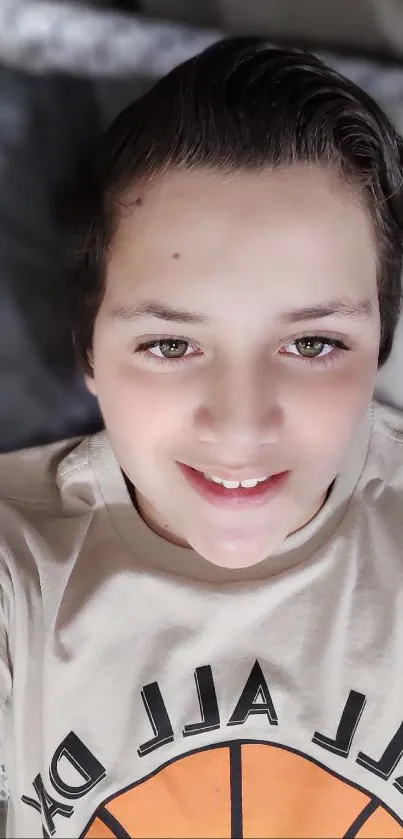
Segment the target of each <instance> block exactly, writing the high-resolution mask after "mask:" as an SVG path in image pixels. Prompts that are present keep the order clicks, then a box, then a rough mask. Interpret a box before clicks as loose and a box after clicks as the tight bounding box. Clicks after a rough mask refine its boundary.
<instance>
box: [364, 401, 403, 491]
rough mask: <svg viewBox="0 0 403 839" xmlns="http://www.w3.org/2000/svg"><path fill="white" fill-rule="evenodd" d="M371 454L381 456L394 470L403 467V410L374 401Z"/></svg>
mask: <svg viewBox="0 0 403 839" xmlns="http://www.w3.org/2000/svg"><path fill="white" fill-rule="evenodd" d="M369 456H370V457H371V456H372V458H375V459H376V458H377V457H378V458H379V457H381V458H382V462H384V463H385V465H386V463H388V465H390V467H391V469H392V471H396V470H399V469H400V468H402V467H403V411H400V410H398V409H397V408H392V407H389V406H388V405H381V404H380V403H379V402H374V404H373V426H372V436H371V443H370V449H369ZM402 485H403V475H402Z"/></svg>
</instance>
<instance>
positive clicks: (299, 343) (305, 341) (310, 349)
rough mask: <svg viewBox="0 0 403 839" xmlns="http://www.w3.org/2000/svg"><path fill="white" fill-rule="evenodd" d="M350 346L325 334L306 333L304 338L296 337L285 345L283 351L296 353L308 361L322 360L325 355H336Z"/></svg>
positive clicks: (290, 353) (291, 353) (289, 353)
mask: <svg viewBox="0 0 403 839" xmlns="http://www.w3.org/2000/svg"><path fill="white" fill-rule="evenodd" d="M348 349H349V347H347V346H346V344H344V342H343V341H340V340H338V339H336V338H329V337H325V336H323V335H304V336H303V337H302V338H297V339H294V341H291V342H290V343H289V344H285V345H284V349H283V350H282V352H285V354H286V355H287V354H288V355H296V356H299V357H300V358H302V359H305V360H307V361H310V360H315V359H318V360H321V359H323V358H325V356H329V355H331V356H335V355H337V354H338V353H339V352H343V351H346V350H348Z"/></svg>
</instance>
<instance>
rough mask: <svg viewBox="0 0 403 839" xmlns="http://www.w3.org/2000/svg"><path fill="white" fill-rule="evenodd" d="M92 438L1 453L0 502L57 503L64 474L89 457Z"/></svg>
mask: <svg viewBox="0 0 403 839" xmlns="http://www.w3.org/2000/svg"><path fill="white" fill-rule="evenodd" d="M87 440H88V438H74V439H71V440H63V441H61V442H58V443H51V444H48V445H45V446H38V447H36V448H30V449H23V450H21V451H17V452H10V453H6V454H0V504H4V503H5V504H7V503H8V504H10V505H18V506H20V507H21V506H25V505H27V506H30V505H33V506H35V505H37V506H43V505H45V506H50V507H51V506H53V505H54V504H57V500H58V498H59V496H60V474H63V473H64V472H65V471H66V469H69V468H74V467H77V466H80V465H81V463H82V462H84V461H85V457H86V450H87V448H88V447H87V445H86V442H87Z"/></svg>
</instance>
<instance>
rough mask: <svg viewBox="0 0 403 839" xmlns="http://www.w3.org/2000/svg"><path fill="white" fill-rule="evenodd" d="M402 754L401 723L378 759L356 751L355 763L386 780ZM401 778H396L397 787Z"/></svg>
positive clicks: (402, 729) (402, 737)
mask: <svg viewBox="0 0 403 839" xmlns="http://www.w3.org/2000/svg"><path fill="white" fill-rule="evenodd" d="M402 754H403V723H402V724H401V725H400V726H399V728H398V729H397V731H396V734H395V735H394V736H393V737H392V739H391V741H390V743H389V745H388V746H386V749H385V751H384V753H383V755H382V757H381V758H380V760H374V759H373V758H372V757H368V755H366V754H364V752H358V755H357V759H356V760H357V763H359V764H360V766H365V768H366V769H369V771H370V772H373V773H374V774H375V775H379V777H380V778H384V780H385V781H386V780H387V779H388V778H390V776H391V774H392V772H393V770H394V769H396V766H397V764H398V763H399V760H400V758H401V756H402ZM400 780H401V779H400V778H397V779H396V781H395V783H394V786H396V787H397V789H399V786H398V783H399V781H400Z"/></svg>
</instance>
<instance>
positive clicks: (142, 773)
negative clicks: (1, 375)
mask: <svg viewBox="0 0 403 839" xmlns="http://www.w3.org/2000/svg"><path fill="white" fill-rule="evenodd" d="M0 499H1V502H0V534H1V535H0V544H1V550H0V581H1V586H2V599H1V624H0V630H1V631H0V705H1V715H2V718H3V722H2V728H3V736H2V743H3V747H4V758H5V762H6V767H7V772H8V777H9V786H10V804H9V811H8V824H7V836H11V837H32V836H33V837H41V836H54V837H70V839H71V837H93V839H100V837H112V836H119V837H186V839H188V838H189V837H202V836H203V837H241V836H242V837H245V839H246V837H280V836H282V837H298V836H301V837H302V836H304V837H342V836H346V835H348V836H351V837H352V836H357V837H375V836H376V837H386V836H387V837H395V836H402V837H403V761H401V762H400V763H399V761H400V758H401V756H402V754H403V586H402V581H403V573H402V566H403V417H402V415H400V414H399V413H398V412H396V411H393V410H391V409H385V408H381V407H380V406H377V405H374V406H373V407H372V408H371V410H370V411H369V412H368V416H367V417H366V418H365V421H364V422H363V424H362V427H360V429H359V430H358V433H357V435H356V438H355V440H354V441H353V443H352V445H351V449H350V451H349V454H348V457H347V458H346V463H345V467H344V469H343V470H342V471H341V473H340V475H339V477H338V479H337V480H336V482H335V484H334V486H333V489H332V492H331V494H330V497H329V499H328V500H327V502H326V504H325V505H324V507H323V508H322V510H321V511H320V513H319V514H318V515H317V516H316V518H315V519H314V520H313V521H312V522H310V524H309V525H307V526H306V527H305V528H303V529H302V530H300V531H299V532H298V533H296V534H294V535H293V536H291V537H290V538H289V539H288V540H286V542H285V544H284V545H283V547H282V548H281V550H279V551H278V552H277V553H276V554H275V555H273V556H271V557H269V558H268V559H267V560H265V561H264V562H262V563H261V564H260V565H258V566H255V567H253V568H247V569H243V570H238V571H234V570H228V569H220V568H217V567H215V566H213V565H211V564H209V563H208V562H207V561H206V560H204V559H203V558H201V557H200V556H198V555H197V554H196V553H195V552H193V551H192V550H190V549H187V548H179V547H177V546H175V545H172V544H170V543H168V542H166V541H164V540H163V539H162V538H160V537H159V536H157V535H156V534H155V533H153V532H152V531H151V530H150V529H149V528H148V527H147V526H146V525H145V524H144V522H143V521H142V520H141V518H140V517H139V516H138V514H137V512H136V510H135V509H134V507H133V505H132V504H131V502H130V498H129V495H128V492H127V489H126V485H125V481H124V478H123V476H122V473H121V471H120V469H119V466H118V464H117V462H116V459H115V457H114V455H113V452H112V450H111V447H110V444H109V442H108V438H107V436H106V434H105V433H101V434H99V435H96V436H93V437H90V438H86V439H84V440H80V441H77V440H76V441H70V442H68V443H66V442H65V443H62V444H57V445H51V446H48V447H45V448H41V449H36V450H31V451H25V452H22V453H18V454H11V455H3V456H2V457H1V458H0Z"/></svg>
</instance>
